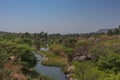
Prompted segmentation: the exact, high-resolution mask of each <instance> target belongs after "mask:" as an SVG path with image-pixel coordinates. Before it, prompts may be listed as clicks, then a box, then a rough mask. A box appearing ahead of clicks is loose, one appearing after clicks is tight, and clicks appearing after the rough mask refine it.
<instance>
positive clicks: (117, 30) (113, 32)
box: [107, 25, 120, 35]
mask: <svg viewBox="0 0 120 80" xmlns="http://www.w3.org/2000/svg"><path fill="white" fill-rule="evenodd" d="M107 34H108V35H115V34H120V25H119V27H118V28H115V29H109V30H108V32H107Z"/></svg>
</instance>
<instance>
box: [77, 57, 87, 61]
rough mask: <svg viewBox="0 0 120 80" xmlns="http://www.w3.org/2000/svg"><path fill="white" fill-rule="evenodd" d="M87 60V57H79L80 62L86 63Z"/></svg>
mask: <svg viewBox="0 0 120 80" xmlns="http://www.w3.org/2000/svg"><path fill="white" fill-rule="evenodd" d="M86 59H87V57H86V56H80V57H79V61H85V60H86Z"/></svg>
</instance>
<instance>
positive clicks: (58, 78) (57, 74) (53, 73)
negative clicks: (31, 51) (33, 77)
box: [35, 53, 67, 80]
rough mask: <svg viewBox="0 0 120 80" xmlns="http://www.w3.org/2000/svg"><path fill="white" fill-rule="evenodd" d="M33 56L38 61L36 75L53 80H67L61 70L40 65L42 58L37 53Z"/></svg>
mask: <svg viewBox="0 0 120 80" xmlns="http://www.w3.org/2000/svg"><path fill="white" fill-rule="evenodd" d="M35 56H36V57H37V60H39V61H38V63H37V65H36V66H35V70H36V71H37V72H38V73H41V74H44V75H48V76H50V77H53V78H55V80H67V79H66V77H65V74H64V73H63V72H62V70H61V68H59V67H54V66H44V65H42V56H41V55H39V54H37V53H35Z"/></svg>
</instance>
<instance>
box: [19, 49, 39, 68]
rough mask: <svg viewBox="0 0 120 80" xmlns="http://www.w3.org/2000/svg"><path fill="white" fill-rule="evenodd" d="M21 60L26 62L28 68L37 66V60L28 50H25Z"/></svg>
mask: <svg viewBox="0 0 120 80" xmlns="http://www.w3.org/2000/svg"><path fill="white" fill-rule="evenodd" d="M21 60H22V61H23V62H26V63H27V64H28V67H34V66H35V65H36V64H37V58H36V57H35V55H34V53H33V52H31V51H29V50H26V51H25V52H24V53H23V54H22V55H21Z"/></svg>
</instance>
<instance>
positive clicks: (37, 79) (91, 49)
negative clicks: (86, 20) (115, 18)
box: [0, 26, 120, 80]
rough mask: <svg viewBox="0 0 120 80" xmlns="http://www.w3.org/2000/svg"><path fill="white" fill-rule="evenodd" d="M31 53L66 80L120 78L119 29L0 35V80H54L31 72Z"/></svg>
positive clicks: (113, 79)
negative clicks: (64, 33)
mask: <svg viewBox="0 0 120 80" xmlns="http://www.w3.org/2000/svg"><path fill="white" fill-rule="evenodd" d="M46 44H48V46H47V45H46ZM41 47H45V48H46V47H49V50H48V51H40V48H41ZM33 51H36V52H38V53H39V54H40V55H42V56H43V58H45V59H43V62H42V63H43V65H47V66H57V67H61V68H62V70H63V71H64V73H65V74H66V76H67V78H68V79H70V78H73V79H77V80H119V79H120V26H119V28H116V29H114V30H109V31H108V33H107V34H103V33H102V34H101V33H90V34H68V35H61V34H51V35H48V34H47V33H44V32H41V33H34V34H30V33H27V32H26V33H8V32H3V33H0V80H53V79H52V78H50V77H48V76H45V75H42V74H38V73H37V72H36V71H35V70H34V67H35V65H36V64H37V59H36V57H35V55H34V53H33Z"/></svg>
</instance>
